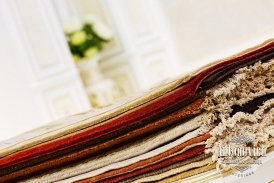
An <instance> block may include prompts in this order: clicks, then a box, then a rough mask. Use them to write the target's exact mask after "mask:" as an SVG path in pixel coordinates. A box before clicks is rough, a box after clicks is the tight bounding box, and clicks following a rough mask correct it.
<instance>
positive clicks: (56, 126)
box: [0, 39, 274, 158]
mask: <svg viewBox="0 0 274 183" xmlns="http://www.w3.org/2000/svg"><path fill="white" fill-rule="evenodd" d="M273 41H274V40H273V39H269V40H267V41H265V42H264V43H262V44H260V45H257V46H254V47H252V48H249V49H246V50H244V51H242V52H240V53H238V54H235V55H233V56H231V57H228V58H225V59H221V60H217V61H214V62H212V63H210V64H208V65H206V66H204V67H202V68H200V69H197V70H196V71H193V72H190V73H189V74H185V75H184V76H181V77H179V78H180V79H178V80H175V81H170V80H169V81H166V82H162V84H163V85H162V86H160V87H156V88H152V89H151V90H149V91H148V92H144V93H141V95H140V94H137V96H138V97H136V96H133V97H129V98H128V99H127V100H124V101H122V102H120V103H118V104H116V105H112V106H110V107H109V108H104V109H102V110H100V111H99V112H94V111H89V112H85V113H81V114H78V115H74V116H70V117H68V118H64V119H61V120H58V121H56V122H53V123H50V124H48V125H47V126H43V127H41V128H38V129H34V130H32V131H29V132H27V133H25V134H22V135H20V136H17V137H15V138H12V139H10V140H6V141H4V142H1V143H0V158H1V157H3V156H7V155H9V154H12V153H14V152H17V151H20V150H23V149H27V148H30V147H32V146H35V145H37V144H41V143H43V142H47V141H50V140H53V139H56V138H59V137H61V136H65V135H68V134H70V133H73V132H76V131H79V130H81V129H84V128H87V127H90V126H93V125H95V124H98V123H101V122H102V121H105V120H108V119H110V118H113V117H115V116H117V115H119V114H121V113H124V112H127V111H129V110H131V109H134V108H136V107H138V106H140V105H142V104H144V103H147V102H149V101H152V100H153V99H155V98H158V97H159V96H161V95H163V94H165V93H167V92H169V91H172V90H173V89H175V88H176V87H178V86H180V85H182V84H184V83H186V82H187V81H189V80H190V79H191V78H192V77H194V76H195V75H197V74H199V73H200V72H202V71H203V70H205V69H207V68H209V67H212V66H214V65H216V64H218V63H221V62H225V61H228V60H230V59H233V58H235V57H238V56H241V55H243V54H246V53H249V52H251V51H253V50H256V49H259V48H261V47H263V46H265V45H266V44H269V43H271V42H273Z"/></svg>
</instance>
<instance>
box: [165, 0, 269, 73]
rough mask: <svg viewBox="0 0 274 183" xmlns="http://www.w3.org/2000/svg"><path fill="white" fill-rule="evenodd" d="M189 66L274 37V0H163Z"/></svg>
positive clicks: (177, 42) (221, 56)
mask: <svg viewBox="0 0 274 183" xmlns="http://www.w3.org/2000/svg"><path fill="white" fill-rule="evenodd" d="M160 1H161V4H162V10H163V12H164V13H165V15H166V17H167V22H168V24H169V29H170V32H171V35H172V36H173V41H174V43H175V45H176V47H177V49H178V52H179V54H180V59H181V62H182V63H183V65H184V67H186V70H187V69H188V68H190V69H191V68H195V67H198V66H200V65H204V64H205V63H207V62H209V61H212V60H216V59H219V58H224V57H226V56H230V55H231V54H234V53H237V52H239V51H241V50H242V49H246V48H248V47H250V46H252V45H256V44H258V43H260V42H261V41H265V40H266V39H268V38H273V37H274V31H273V30H274V21H273V18H274V11H273V9H274V1H273V0H264V1H261V0H241V1H239V0H229V1H227V0H204V1H198V0H160Z"/></svg>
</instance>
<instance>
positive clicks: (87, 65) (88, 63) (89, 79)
mask: <svg viewBox="0 0 274 183" xmlns="http://www.w3.org/2000/svg"><path fill="white" fill-rule="evenodd" d="M98 62H99V55H96V56H94V57H92V59H83V60H80V61H79V62H78V63H77V66H78V68H79V70H80V73H81V77H82V80H83V82H84V84H85V86H90V85H94V84H96V83H98V82H100V81H101V80H102V79H103V75H102V73H101V70H100V67H99V64H98Z"/></svg>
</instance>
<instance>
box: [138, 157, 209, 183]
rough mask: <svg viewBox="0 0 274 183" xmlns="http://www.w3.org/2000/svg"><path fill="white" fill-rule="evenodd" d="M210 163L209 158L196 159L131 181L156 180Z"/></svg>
mask: <svg viewBox="0 0 274 183" xmlns="http://www.w3.org/2000/svg"><path fill="white" fill-rule="evenodd" d="M210 163H212V160H211V158H207V159H204V160H202V161H197V162H194V163H190V164H188V165H184V166H181V167H178V168H174V169H172V170H169V171H167V172H164V173H161V174H157V175H153V176H150V177H145V178H142V179H139V180H136V181H134V182H133V183H142V182H152V181H158V180H161V179H164V178H166V177H169V176H172V175H176V174H178V173H181V172H184V171H187V170H189V169H192V168H197V167H201V166H205V165H208V164H210Z"/></svg>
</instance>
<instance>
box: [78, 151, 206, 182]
mask: <svg viewBox="0 0 274 183" xmlns="http://www.w3.org/2000/svg"><path fill="white" fill-rule="evenodd" d="M210 156H211V154H200V155H198V156H195V157H193V158H189V159H186V160H184V161H181V162H178V163H174V164H172V165H170V166H167V167H163V168H162V169H159V170H155V171H152V172H148V173H145V174H143V175H140V176H136V177H133V178H131V179H127V180H125V181H122V182H123V183H129V182H133V181H135V180H138V179H141V178H144V177H149V176H153V175H158V174H161V173H164V172H167V171H169V170H172V169H175V168H178V167H181V166H184V165H187V164H190V163H193V162H197V161H201V160H204V159H206V158H208V157H210ZM81 183H84V182H81ZM85 183H89V182H85Z"/></svg>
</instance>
